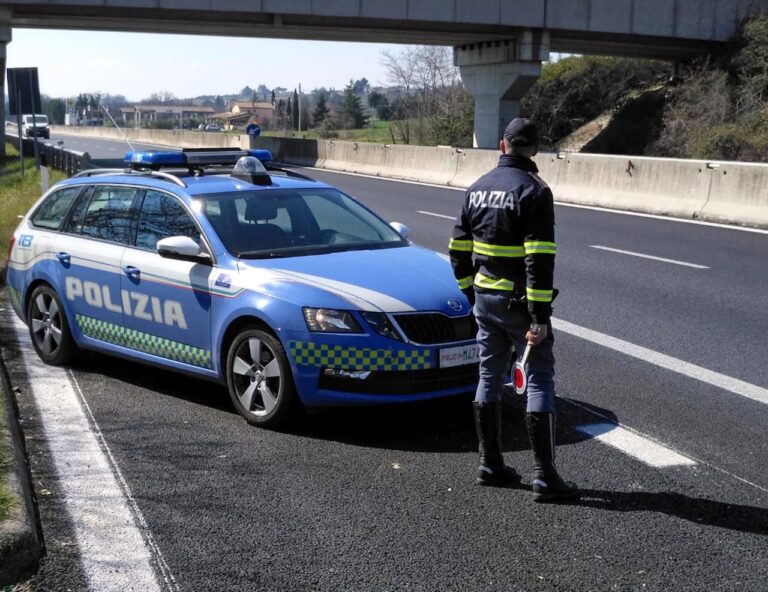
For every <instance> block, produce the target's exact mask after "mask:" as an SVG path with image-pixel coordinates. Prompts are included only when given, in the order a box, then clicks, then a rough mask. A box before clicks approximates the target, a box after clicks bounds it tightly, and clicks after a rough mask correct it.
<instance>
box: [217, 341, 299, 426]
mask: <svg viewBox="0 0 768 592" xmlns="http://www.w3.org/2000/svg"><path fill="white" fill-rule="evenodd" d="M226 372H227V387H228V388H229V396H230V398H231V399H232V403H233V404H234V406H235V409H237V412H238V413H239V414H240V415H242V416H243V417H244V418H245V420H246V421H247V422H248V423H249V424H251V425H256V426H260V427H264V428H279V427H285V426H287V425H289V424H290V423H292V421H293V420H295V419H296V417H297V416H298V413H299V411H300V410H301V402H300V401H299V398H298V395H297V394H296V386H295V384H294V382H293V374H292V373H291V365H290V363H289V362H288V356H287V355H286V354H285V349H283V346H282V344H281V343H280V341H279V340H278V339H277V338H276V337H274V336H273V335H271V334H270V333H267V332H266V331H263V330H261V329H256V328H253V327H252V328H249V329H246V330H244V331H241V332H240V333H238V335H237V337H235V339H234V340H233V341H232V343H231V345H230V346H229V350H228V352H227V366H226Z"/></svg>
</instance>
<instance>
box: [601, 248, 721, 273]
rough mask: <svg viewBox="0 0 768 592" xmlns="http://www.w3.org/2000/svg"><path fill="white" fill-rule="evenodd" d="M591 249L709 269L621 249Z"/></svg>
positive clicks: (704, 266) (703, 267) (704, 267)
mask: <svg viewBox="0 0 768 592" xmlns="http://www.w3.org/2000/svg"><path fill="white" fill-rule="evenodd" d="M589 246H590V247H592V248H593V249H600V250H601V251H610V252H611V253H620V254H622V255H632V256H633V257H641V258H642V259H653V260H654V261H662V262H664V263H673V264H675V265H684V266H685V267H693V268H694V269H709V267H707V266H706V265H699V264H697V263H687V262H685V261H677V260H675V259H665V258H664V257H655V256H654V255H645V254H643V253H635V252H634V251H624V250H622V249H614V248H612V247H603V246H601V245H589Z"/></svg>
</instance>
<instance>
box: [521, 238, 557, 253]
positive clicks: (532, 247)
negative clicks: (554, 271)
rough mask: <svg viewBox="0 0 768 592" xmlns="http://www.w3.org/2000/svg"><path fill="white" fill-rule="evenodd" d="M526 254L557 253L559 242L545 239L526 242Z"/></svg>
mask: <svg viewBox="0 0 768 592" xmlns="http://www.w3.org/2000/svg"><path fill="white" fill-rule="evenodd" d="M523 246H524V247H525V254H526V255H557V244H555V243H548V242H544V241H529V242H527V243H524V245H523Z"/></svg>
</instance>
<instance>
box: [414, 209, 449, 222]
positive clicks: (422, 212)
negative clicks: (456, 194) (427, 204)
mask: <svg viewBox="0 0 768 592" xmlns="http://www.w3.org/2000/svg"><path fill="white" fill-rule="evenodd" d="M416 212H418V213H419V214H424V215H425V216H434V217H435V218H445V219H446V220H455V219H456V216H446V215H445V214H435V213H434V212H425V211H423V210H416Z"/></svg>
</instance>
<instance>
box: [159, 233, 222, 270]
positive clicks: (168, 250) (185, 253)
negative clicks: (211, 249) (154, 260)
mask: <svg viewBox="0 0 768 592" xmlns="http://www.w3.org/2000/svg"><path fill="white" fill-rule="evenodd" d="M157 253H158V254H159V255H160V256H161V257H167V258H168V259H181V260H182V261H197V262H200V263H205V262H208V261H210V260H211V257H210V255H208V253H203V252H201V251H200V245H198V244H197V243H196V242H195V241H193V240H192V239H191V238H189V237H188V236H169V237H168V238H164V239H161V240H159V241H157Z"/></svg>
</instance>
